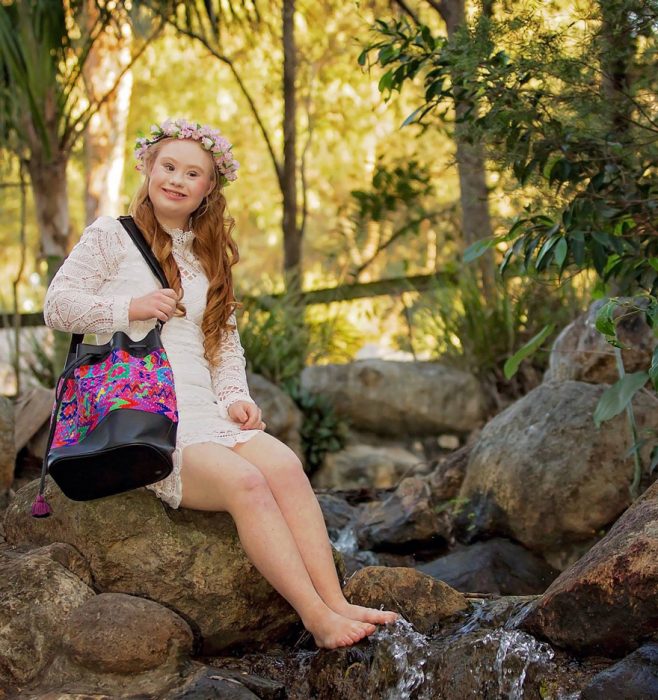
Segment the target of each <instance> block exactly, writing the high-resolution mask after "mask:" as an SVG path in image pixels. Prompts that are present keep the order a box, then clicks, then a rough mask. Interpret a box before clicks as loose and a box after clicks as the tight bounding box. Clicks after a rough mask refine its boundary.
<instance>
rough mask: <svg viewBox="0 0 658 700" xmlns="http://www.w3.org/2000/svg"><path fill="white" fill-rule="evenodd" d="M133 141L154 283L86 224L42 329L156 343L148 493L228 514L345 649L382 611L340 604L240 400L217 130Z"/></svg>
mask: <svg viewBox="0 0 658 700" xmlns="http://www.w3.org/2000/svg"><path fill="white" fill-rule="evenodd" d="M151 132H152V133H151V136H150V137H145V138H141V139H138V141H137V149H136V151H135V153H136V157H137V161H138V168H139V169H140V170H143V171H144V174H145V178H144V182H143V184H142V186H141V188H140V189H139V191H138V192H137V194H136V195H135V198H134V200H133V202H132V204H131V206H130V213H131V214H132V216H133V218H134V220H135V222H136V224H137V226H138V227H139V228H140V230H141V231H142V233H143V234H144V237H145V238H146V240H147V241H148V242H149V244H150V246H151V248H152V250H153V252H154V254H155V256H156V258H157V259H158V261H159V262H160V265H161V267H162V269H163V271H164V273H165V276H166V277H167V281H168V283H169V288H168V289H162V288H160V285H159V284H158V282H157V280H156V278H155V277H154V275H153V274H152V273H151V271H150V269H149V267H148V265H147V264H146V262H145V261H144V259H143V257H142V255H141V254H140V253H139V251H138V250H137V248H135V247H134V245H133V243H132V241H131V240H130V237H129V236H128V234H127V233H126V231H125V230H124V228H123V226H122V225H121V224H120V223H119V222H118V221H117V220H116V219H113V218H112V217H108V216H104V217H100V218H99V219H97V220H96V221H94V223H92V224H91V225H90V226H89V227H87V228H86V229H85V231H84V233H83V235H82V238H81V239H80V242H79V243H78V244H77V245H76V246H75V247H74V248H73V250H72V251H71V254H70V255H69V257H68V258H67V259H66V261H65V262H64V264H63V265H62V267H61V268H60V270H59V271H58V273H57V274H56V275H55V278H54V279H53V281H52V284H51V285H50V288H49V290H48V293H47V296H46V301H45V308H44V316H45V319H46V323H47V324H48V325H49V326H51V327H52V328H57V329H59V330H63V331H69V332H73V333H96V334H97V335H98V342H99V343H105V342H107V341H108V340H109V338H110V337H111V335H112V333H114V332H115V331H118V330H122V331H124V332H126V333H128V335H130V336H131V337H132V338H133V339H139V338H142V337H144V336H145V335H146V334H147V333H148V331H149V330H151V329H152V328H153V327H154V325H155V323H156V320H157V319H159V320H161V321H166V322H167V323H165V325H164V327H163V330H162V343H163V346H164V348H165V350H166V351H167V355H168V357H169V361H170V363H171V367H172V370H173V373H174V380H175V385H176V398H177V403H178V411H179V423H178V433H177V446H176V450H175V453H174V470H173V471H172V473H171V474H170V475H169V476H168V477H167V478H166V479H164V480H163V481H160V482H157V483H155V484H152V485H151V486H148V487H147V488H149V489H151V490H152V491H153V492H154V493H155V494H156V496H158V497H159V498H160V499H162V500H163V501H164V502H165V503H167V504H168V505H169V506H170V507H172V508H179V507H184V508H192V509H197V510H206V511H228V512H229V513H230V514H231V516H232V517H233V519H234V520H235V523H236V527H237V530H238V535H239V537H240V541H241V542H242V545H243V547H244V549H245V552H246V554H247V556H248V557H249V559H250V560H251V561H252V562H253V564H254V565H255V566H256V567H257V568H258V570H259V571H260V572H261V573H262V574H263V576H264V577H265V578H266V579H267V580H268V581H269V582H270V583H271V584H272V586H273V587H274V588H275V589H276V590H277V591H278V592H279V593H280V594H281V595H282V596H284V597H285V598H286V599H287V600H288V601H289V602H290V604H291V605H292V606H293V607H294V608H295V610H296V611H297V612H298V613H299V616H300V618H301V620H302V622H303V624H304V626H305V627H306V628H307V629H308V630H309V631H310V632H311V633H312V635H313V637H314V639H315V642H316V644H317V645H318V646H319V647H325V648H335V647H340V646H348V645H351V644H354V643H355V642H357V641H359V640H360V639H363V638H364V637H365V636H367V635H370V634H372V633H373V632H374V631H375V629H376V627H375V625H377V624H386V623H388V622H392V621H393V620H395V619H396V618H397V615H396V614H395V613H393V612H387V611H380V610H374V609H372V608H364V607H360V606H356V605H351V604H350V603H348V602H347V600H346V599H345V597H344V596H343V593H342V591H341V587H340V583H339V581H338V577H337V574H336V569H335V565H334V561H333V557H332V551H331V545H330V542H329V538H328V535H327V530H326V527H325V523H324V519H323V516H322V512H321V510H320V506H319V504H318V501H317V498H316V497H315V494H314V492H313V489H312V488H311V485H310V483H309V481H308V478H307V477H306V475H305V473H304V470H303V468H302V465H301V463H300V461H299V459H298V458H297V456H296V455H295V453H294V452H293V451H292V450H291V449H290V448H288V447H287V446H286V445H284V444H283V443H281V442H280V441H279V440H277V439H276V438H274V437H272V436H271V435H268V434H267V433H265V432H264V429H265V423H264V422H263V420H262V416H261V411H260V409H259V408H258V406H257V405H256V404H255V403H254V401H253V400H252V398H251V397H250V395H249V390H248V387H247V381H246V374H245V360H244V352H243V349H242V346H241V344H240V338H239V335H238V331H237V328H236V322H235V313H234V312H235V307H236V305H237V303H236V300H235V296H234V294H233V283H232V273H231V268H232V266H233V265H234V264H235V263H236V262H238V260H239V255H238V249H237V246H236V244H235V241H234V240H233V237H232V235H231V233H232V229H233V225H234V222H233V220H232V219H231V218H230V217H229V216H228V215H227V214H226V212H225V209H226V200H225V198H224V194H223V190H224V187H225V186H226V185H228V184H229V183H230V182H231V181H233V180H235V179H236V171H237V167H238V163H237V161H235V159H234V158H233V156H232V154H231V146H230V144H229V143H228V141H227V140H226V139H225V138H224V137H223V136H221V135H220V134H219V132H218V131H216V130H214V129H211V128H210V127H208V126H201V125H199V124H193V123H190V122H188V121H186V120H183V119H179V120H170V119H168V120H166V121H165V122H163V124H162V125H155V126H154V127H152V129H151Z"/></svg>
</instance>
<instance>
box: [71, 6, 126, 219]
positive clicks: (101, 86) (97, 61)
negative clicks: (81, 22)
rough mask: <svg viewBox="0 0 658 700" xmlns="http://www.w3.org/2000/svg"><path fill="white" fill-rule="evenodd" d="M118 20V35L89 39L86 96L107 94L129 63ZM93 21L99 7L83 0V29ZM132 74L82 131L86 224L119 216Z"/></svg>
mask: <svg viewBox="0 0 658 700" xmlns="http://www.w3.org/2000/svg"><path fill="white" fill-rule="evenodd" d="M116 21H117V22H120V23H121V30H120V32H121V35H120V36H117V32H108V31H106V32H103V33H102V34H101V35H100V36H99V37H98V39H97V40H96V42H95V43H94V45H93V47H92V49H91V51H90V53H89V56H88V58H87V60H86V62H85V65H84V70H83V76H84V80H85V85H86V87H87V90H88V92H89V95H90V97H92V98H93V99H95V100H100V99H101V97H103V96H104V95H106V94H107V93H109V92H110V90H111V89H112V87H113V85H114V84H115V82H116V76H117V75H119V74H120V73H121V71H122V70H124V69H125V67H126V66H127V65H128V64H129V63H130V61H131V52H130V49H131V43H132V30H131V27H130V24H129V23H128V22H127V21H121V20H120V19H119V18H117V19H116ZM97 22H98V9H97V7H96V3H95V2H94V1H93V0H87V23H88V27H89V29H90V30H91V28H93V27H94V25H95V24H96V23H97ZM132 84H133V80H132V73H131V72H130V71H129V72H127V73H126V74H125V75H124V76H123V78H122V79H121V82H120V83H119V86H118V87H117V89H116V90H115V92H114V93H112V95H111V96H110V97H109V99H107V100H106V101H105V102H104V104H103V105H102V106H101V108H100V110H99V111H98V112H96V114H95V115H94V116H93V117H92V119H91V121H90V122H89V126H88V128H87V130H86V132H85V163H86V172H85V185H86V198H85V215H86V222H87V224H90V223H91V222H92V221H93V220H94V219H96V217H98V216H100V215H102V214H107V215H110V216H117V215H119V214H122V213H123V211H122V207H121V202H120V199H119V197H120V194H121V179H122V176H123V166H124V160H125V159H124V152H125V144H126V125H127V123H128V110H129V108H130V95H131V92H132Z"/></svg>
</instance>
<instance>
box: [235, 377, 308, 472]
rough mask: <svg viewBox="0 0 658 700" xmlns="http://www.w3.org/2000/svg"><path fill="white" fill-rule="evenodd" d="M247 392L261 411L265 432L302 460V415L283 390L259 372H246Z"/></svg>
mask: <svg viewBox="0 0 658 700" xmlns="http://www.w3.org/2000/svg"><path fill="white" fill-rule="evenodd" d="M247 382H248V384H249V393H250V394H251V396H252V398H253V399H254V401H255V402H256V403H257V404H258V406H259V408H260V409H261V410H262V412H263V420H264V421H265V423H266V424H267V428H266V430H267V432H268V433H269V434H270V435H274V437H276V438H278V439H279V440H281V442H283V443H285V444H286V445H288V447H290V449H291V450H292V451H293V452H294V453H295V454H296V455H297V456H298V457H299V458H300V459H301V460H302V462H303V461H304V450H303V449H302V438H301V430H302V423H303V421H304V416H303V415H302V412H301V411H300V410H299V409H298V408H297V405H296V404H295V402H294V401H293V400H292V399H291V398H290V396H289V395H288V394H286V392H285V391H283V390H282V389H280V388H279V387H278V386H276V384H273V383H272V382H270V381H269V380H267V379H265V377H263V376H261V375H260V374H252V373H251V372H248V373H247Z"/></svg>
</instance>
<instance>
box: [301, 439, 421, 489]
mask: <svg viewBox="0 0 658 700" xmlns="http://www.w3.org/2000/svg"><path fill="white" fill-rule="evenodd" d="M419 466H420V467H422V466H423V464H422V462H419V460H418V457H416V455H414V454H412V453H411V452H409V451H408V450H405V449H403V448H401V447H392V448H387V447H370V446H369V445H350V446H348V447H346V448H345V449H343V450H340V451H339V452H328V453H327V454H326V456H325V458H324V463H323V465H322V466H321V467H320V469H318V471H316V472H315V474H313V476H312V478H311V481H312V483H313V486H314V488H335V489H356V488H360V487H362V486H374V487H375V488H384V489H385V488H390V487H392V486H395V485H396V484H397V483H399V481H400V479H401V478H402V477H404V476H408V475H410V474H413V473H414V471H415V469H416V468H417V467H419Z"/></svg>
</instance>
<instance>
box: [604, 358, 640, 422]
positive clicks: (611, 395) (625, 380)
mask: <svg viewBox="0 0 658 700" xmlns="http://www.w3.org/2000/svg"><path fill="white" fill-rule="evenodd" d="M648 380H649V375H648V374H647V373H646V372H633V373H632V374H626V375H624V376H623V377H621V378H620V379H619V380H618V381H616V382H615V383H614V384H613V385H612V386H611V387H608V388H607V389H606V390H605V392H604V393H603V395H602V396H601V399H600V400H599V403H598V404H597V406H596V410H595V411H594V423H595V424H596V427H597V428H598V427H600V425H601V423H603V422H604V421H606V420H610V419H611V418H614V417H615V416H617V415H619V414H620V413H621V412H622V411H623V410H624V409H625V408H626V407H627V406H628V405H629V403H630V402H631V399H632V398H633V395H634V394H635V393H636V392H638V391H639V390H640V389H641V388H642V387H643V386H644V385H645V384H646V383H647V381H648Z"/></svg>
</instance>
